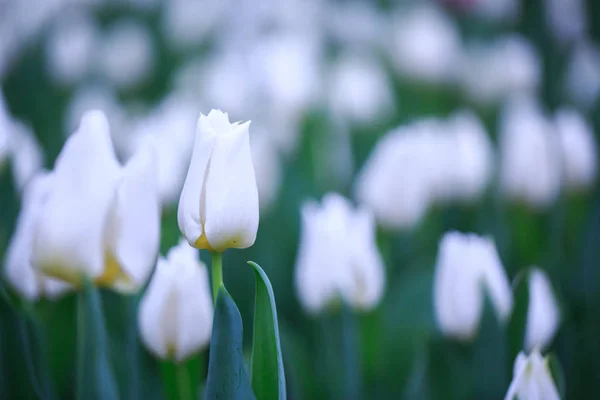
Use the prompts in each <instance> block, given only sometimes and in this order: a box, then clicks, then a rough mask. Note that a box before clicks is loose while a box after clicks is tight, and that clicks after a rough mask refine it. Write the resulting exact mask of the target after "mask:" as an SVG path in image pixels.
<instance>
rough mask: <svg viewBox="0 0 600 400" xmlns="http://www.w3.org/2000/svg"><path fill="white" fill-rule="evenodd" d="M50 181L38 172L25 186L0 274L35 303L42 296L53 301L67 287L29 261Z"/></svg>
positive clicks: (50, 179) (45, 174) (48, 175)
mask: <svg viewBox="0 0 600 400" xmlns="http://www.w3.org/2000/svg"><path fill="white" fill-rule="evenodd" d="M53 182H54V180H53V177H52V175H51V174H48V173H45V172H40V173H38V174H37V175H36V176H34V177H33V178H32V179H31V180H30V182H29V183H28V184H27V187H26V188H25V191H24V193H23V202H22V205H21V212H20V214H19V218H18V219H17V228H16V230H15V233H14V235H13V237H12V239H11V241H10V244H9V247H8V251H7V255H6V260H5V263H4V271H3V272H4V275H5V277H6V280H7V281H8V282H9V283H10V284H11V286H12V287H13V288H14V289H15V290H16V291H17V292H19V294H20V295H21V296H23V297H24V298H26V299H27V300H30V301H35V300H37V299H39V298H40V297H42V296H47V297H48V298H56V297H57V296H59V295H61V294H63V293H65V291H67V290H69V288H70V287H69V285H68V284H66V283H64V282H61V281H59V280H56V279H53V278H48V277H45V276H44V275H42V274H41V273H40V272H39V271H38V270H37V269H36V268H34V267H33V266H32V265H31V262H30V260H29V259H30V257H31V250H32V247H33V237H34V233H35V227H36V224H37V222H38V220H39V219H40V218H41V216H42V215H41V211H42V207H43V206H44V204H45V203H46V201H47V199H48V193H49V192H50V190H51V188H52V185H53Z"/></svg>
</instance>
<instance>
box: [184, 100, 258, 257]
mask: <svg viewBox="0 0 600 400" xmlns="http://www.w3.org/2000/svg"><path fill="white" fill-rule="evenodd" d="M249 126H250V121H248V122H246V123H243V124H240V123H239V122H235V123H230V122H229V116H228V115H227V113H224V112H221V111H218V110H212V111H211V112H210V113H208V116H206V115H200V119H199V120H198V127H197V131H196V138H195V141H194V150H193V152H192V160H191V162H190V166H189V169H188V173H187V177H186V180H185V183H184V185H183V191H182V192H181V197H180V199H179V209H178V211H177V221H178V223H179V229H180V230H181V232H182V233H183V235H184V236H185V238H186V239H187V240H188V242H189V243H190V245H192V246H194V247H197V248H199V249H208V250H211V251H218V252H222V251H224V250H225V249H227V248H241V249H243V248H246V247H250V246H252V244H254V241H255V240H256V233H257V230H258V219H259V209H258V189H257V186H256V178H255V175H254V166H253V164H252V156H251V153H250V134H249V131H248V128H249Z"/></svg>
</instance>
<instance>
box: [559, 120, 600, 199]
mask: <svg viewBox="0 0 600 400" xmlns="http://www.w3.org/2000/svg"><path fill="white" fill-rule="evenodd" d="M554 122H555V124H556V130H557V132H558V139H559V142H560V150H561V152H562V162H563V178H564V181H565V184H566V186H567V188H569V189H573V190H580V189H585V188H588V187H591V186H592V184H593V183H594V181H595V180H596V175H597V173H598V165H597V154H596V152H597V149H596V142H595V139H594V131H593V130H592V127H591V126H590V125H589V124H588V123H587V121H586V120H585V119H584V118H583V116H582V115H581V114H580V113H578V112H577V111H575V110H574V109H561V110H558V111H557V112H556V114H555V116H554Z"/></svg>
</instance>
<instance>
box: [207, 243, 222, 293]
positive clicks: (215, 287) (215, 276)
mask: <svg viewBox="0 0 600 400" xmlns="http://www.w3.org/2000/svg"><path fill="white" fill-rule="evenodd" d="M210 255H211V256H212V264H211V267H212V291H213V300H214V302H215V304H216V303H217V294H219V286H221V285H222V284H223V253H218V252H211V253H210Z"/></svg>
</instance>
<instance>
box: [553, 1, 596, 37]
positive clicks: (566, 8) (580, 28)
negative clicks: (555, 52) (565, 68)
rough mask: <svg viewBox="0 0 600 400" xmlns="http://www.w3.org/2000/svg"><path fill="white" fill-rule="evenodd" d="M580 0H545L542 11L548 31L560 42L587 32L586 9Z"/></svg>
mask: <svg viewBox="0 0 600 400" xmlns="http://www.w3.org/2000/svg"><path fill="white" fill-rule="evenodd" d="M585 3H586V2H585V1H582V0H545V1H544V11H545V14H546V21H547V24H548V27H549V28H550V32H551V33H552V34H553V35H554V37H555V38H556V39H558V40H559V42H561V43H562V44H567V43H571V42H573V41H577V40H579V39H582V38H583V37H584V36H585V34H586V33H587V29H588V27H587V24H588V21H587V17H588V10H587V7H586V4H585Z"/></svg>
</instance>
